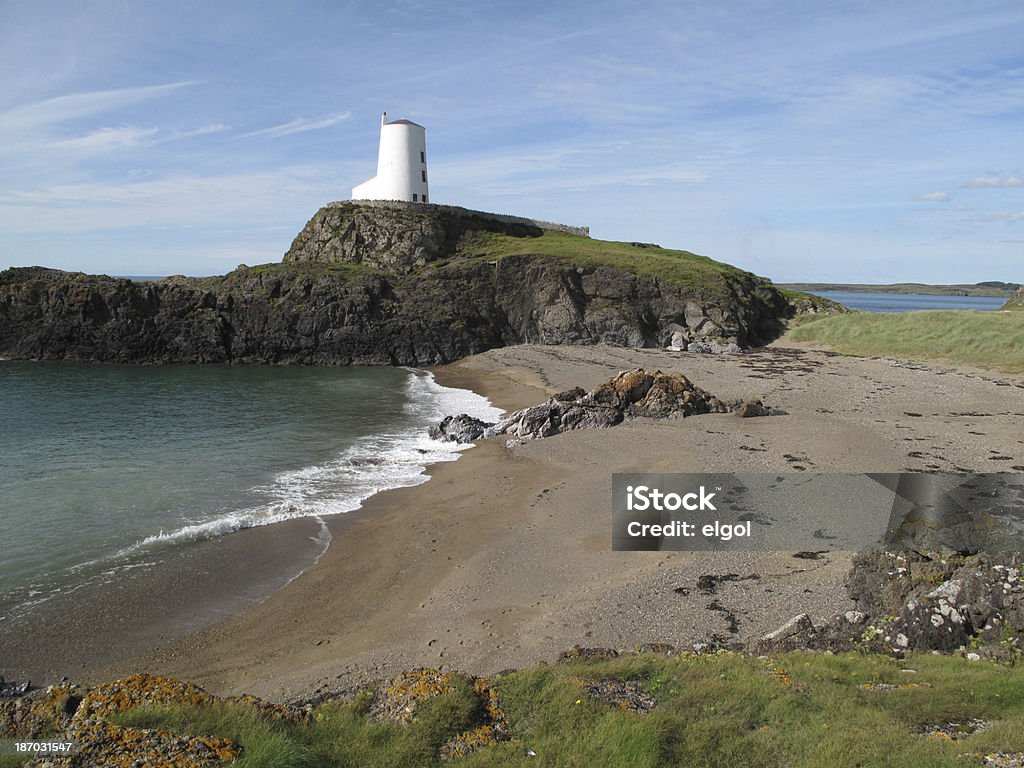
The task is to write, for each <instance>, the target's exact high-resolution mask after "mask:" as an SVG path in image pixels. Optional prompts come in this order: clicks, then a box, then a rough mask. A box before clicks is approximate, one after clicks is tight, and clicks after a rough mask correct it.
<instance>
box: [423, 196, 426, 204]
mask: <svg viewBox="0 0 1024 768" xmlns="http://www.w3.org/2000/svg"><path fill="white" fill-rule="evenodd" d="M423 202H424V203H425V202H427V196H426V195H424V196H423Z"/></svg>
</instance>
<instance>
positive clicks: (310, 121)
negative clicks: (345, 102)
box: [239, 112, 352, 139]
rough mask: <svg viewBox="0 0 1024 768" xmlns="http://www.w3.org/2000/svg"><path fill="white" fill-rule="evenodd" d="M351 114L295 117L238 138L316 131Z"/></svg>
mask: <svg viewBox="0 0 1024 768" xmlns="http://www.w3.org/2000/svg"><path fill="white" fill-rule="evenodd" d="M351 116H352V113H351V112H339V113H338V114H335V115H328V116H327V117H318V118H305V117H297V118H295V119H294V120H292V121H290V122H287V123H282V124H281V125H274V126H271V127H270V128H261V129H260V130H258V131H251V132H249V133H243V134H242V135H241V136H240V137H239V138H243V139H245V138H250V137H252V136H270V137H271V138H275V139H276V138H280V137H281V136H291V135H292V134H293V133H305V132H306V131H317V130H319V129H321V128H327V127H328V126H331V125H335V124H336V123H340V122H341V121H342V120H348V119H349V117H351Z"/></svg>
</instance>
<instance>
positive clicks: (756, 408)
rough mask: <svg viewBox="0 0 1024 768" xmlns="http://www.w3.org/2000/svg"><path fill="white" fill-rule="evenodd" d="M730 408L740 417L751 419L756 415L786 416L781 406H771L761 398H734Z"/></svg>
mask: <svg viewBox="0 0 1024 768" xmlns="http://www.w3.org/2000/svg"><path fill="white" fill-rule="evenodd" d="M728 406H729V410H730V411H733V412H734V413H736V414H737V415H738V416H739V417H740V418H743V419H749V418H752V417H755V416H785V415H787V414H786V412H785V411H784V410H782V409H781V408H769V407H768V406H767V405H765V404H764V403H762V402H761V401H760V400H732V401H730V402H729V403H728Z"/></svg>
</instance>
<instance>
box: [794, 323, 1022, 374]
mask: <svg viewBox="0 0 1024 768" xmlns="http://www.w3.org/2000/svg"><path fill="white" fill-rule="evenodd" d="M791 333H792V339H793V340H794V341H801V342H809V343H813V344H824V345H826V346H828V347H829V348H831V349H833V350H835V351H836V352H842V353H844V354H849V355H880V356H884V357H895V358H901V359H908V360H922V361H939V362H944V363H951V364H953V365H968V366H976V367H979V368H988V369H992V370H997V371H1004V372H1007V373H1014V374H1021V373H1024V343H1022V341H1021V340H1022V339H1024V312H980V311H974V310H947V311H941V312H932V311H929V312H894V313H875V312H855V313H851V314H848V315H832V316H829V317H822V318H817V319H814V320H812V321H809V322H804V323H803V324H801V325H800V326H799V327H797V328H795V329H794V330H793V331H792V332H791Z"/></svg>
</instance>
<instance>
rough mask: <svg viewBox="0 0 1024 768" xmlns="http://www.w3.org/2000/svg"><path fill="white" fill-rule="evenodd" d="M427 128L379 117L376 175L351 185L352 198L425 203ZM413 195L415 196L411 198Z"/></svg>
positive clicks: (386, 116)
mask: <svg viewBox="0 0 1024 768" xmlns="http://www.w3.org/2000/svg"><path fill="white" fill-rule="evenodd" d="M427 179H428V177H427V130H426V128H424V127H423V126H422V125H417V124H416V123H413V122H411V121H409V120H394V121H392V122H390V123H389V122H388V113H387V112H385V113H384V115H383V116H382V117H381V119H380V149H379V151H378V152H377V175H376V176H374V177H373V178H372V179H370V180H369V181H364V182H363V183H362V184H360V185H359V186H357V187H353V188H352V199H353V200H405V201H406V202H410V203H412V202H417V203H425V202H428V188H427V186H428V185H427ZM413 195H415V198H414V197H413Z"/></svg>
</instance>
